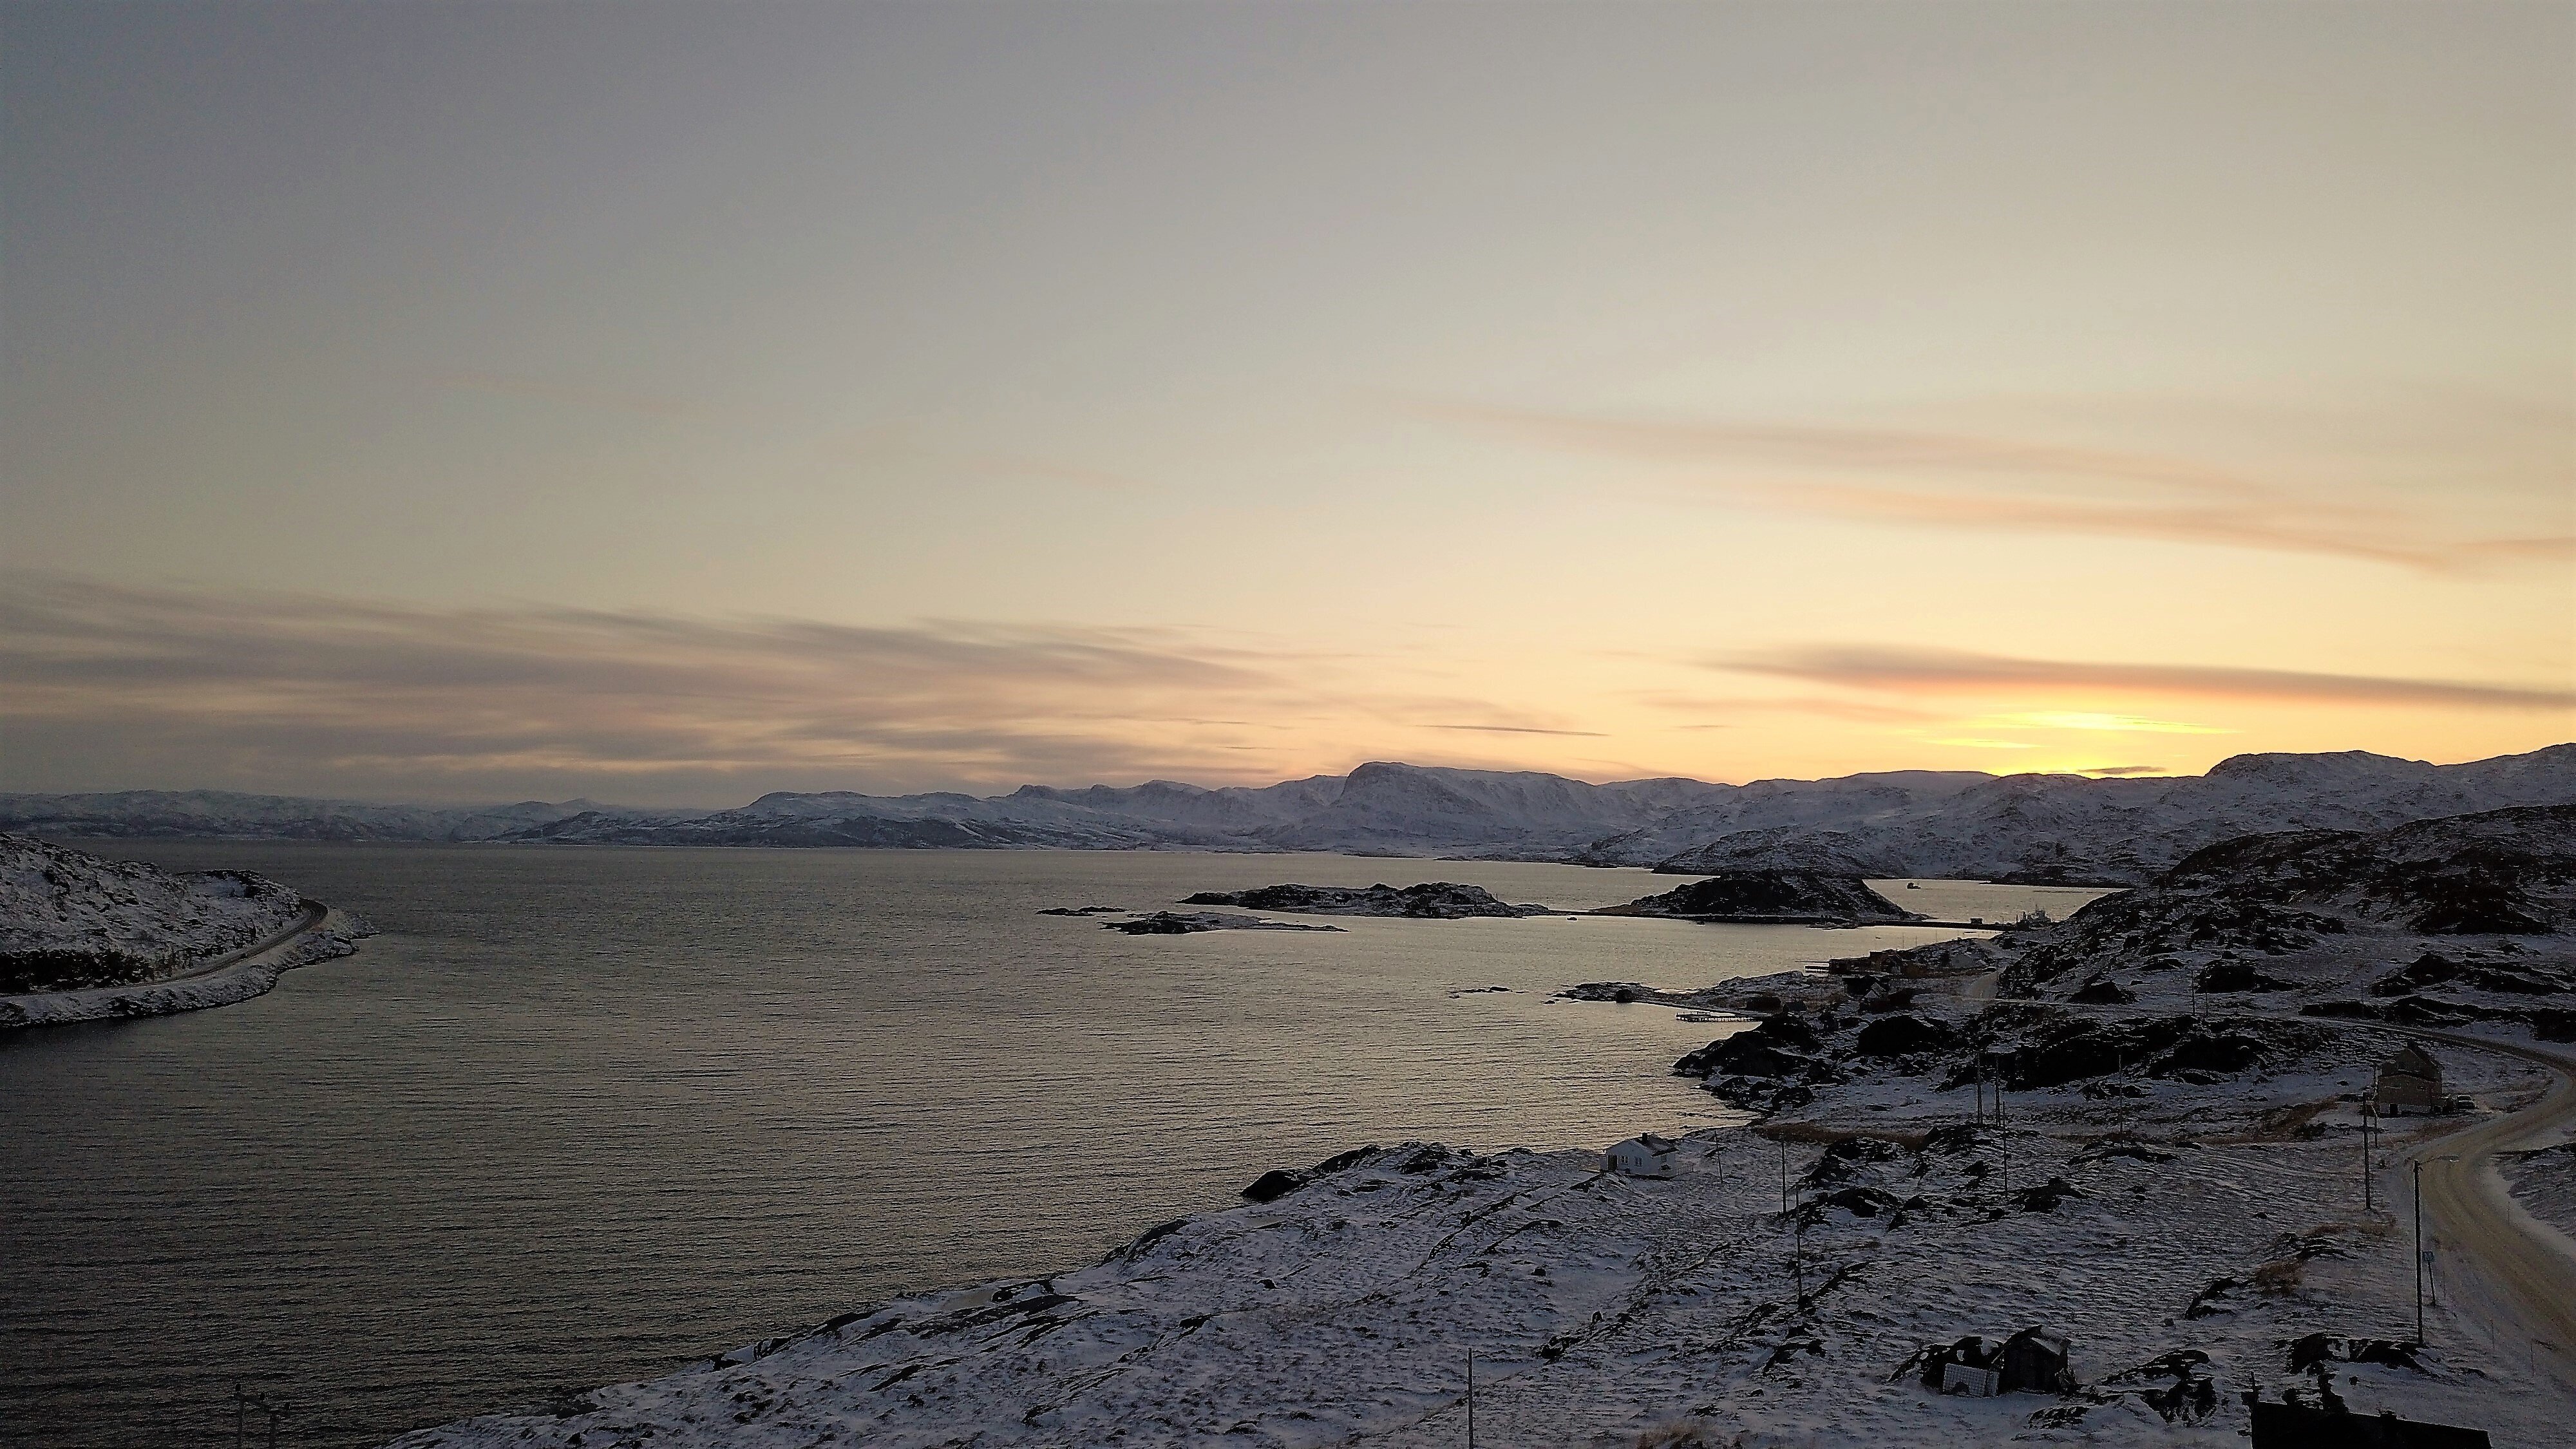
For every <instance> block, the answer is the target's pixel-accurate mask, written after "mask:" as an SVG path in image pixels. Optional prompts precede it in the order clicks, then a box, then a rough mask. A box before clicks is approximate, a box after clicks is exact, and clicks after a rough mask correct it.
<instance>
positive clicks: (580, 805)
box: [0, 790, 602, 840]
mask: <svg viewBox="0 0 2576 1449" xmlns="http://www.w3.org/2000/svg"><path fill="white" fill-rule="evenodd" d="M601 808H602V807H600V806H598V805H594V804H592V803H591V802H590V801H587V800H573V801H568V802H566V803H564V804H560V805H553V804H548V803H547V802H545V801H543V800H527V801H522V802H520V803H518V804H516V805H468V806H431V805H370V804H366V803H363V802H361V801H356V800H308V799H302V798H299V797H296V796H291V795H240V794H235V793H233V792H231V791H228V790H120V791H116V792H114V793H111V794H98V795H0V830H15V831H24V832H29V833H41V834H45V835H56V836H65V835H68V836H90V837H100V838H130V837H149V836H162V837H220V838H230V839H257V840H489V839H491V838H492V837H494V836H496V835H501V834H504V833H506V832H509V831H513V830H522V829H526V828H527V827H529V826H532V825H537V824H541V823H543V822H546V821H551V820H560V819H563V818H565V817H567V816H573V815H579V814H582V813H583V812H585V811H596V810H599V809H601Z"/></svg>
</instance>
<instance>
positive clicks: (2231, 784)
mask: <svg viewBox="0 0 2576 1449" xmlns="http://www.w3.org/2000/svg"><path fill="white" fill-rule="evenodd" d="M1863 778H1869V777H1857V776H1856V777H1854V779H1855V780H1857V779H1863ZM1877 778H1879V779H1881V780H1894V779H1895V778H1896V777H1892V776H1882V777H1877ZM1934 780H1935V781H1936V783H1931V784H1928V785H1925V784H1917V785H1914V786H1911V787H1910V788H1909V787H1906V786H1889V787H1884V788H1878V789H1871V790H1853V791H1846V792H1843V793H1842V795H1841V796H1839V797H1819V796H1816V795H1813V794H1809V793H1805V792H1797V791H1792V792H1791V794H1792V798H1793V800H1794V801H1795V802H1796V806H1795V807H1790V806H1786V805H1775V804H1767V803H1766V804H1765V805H1764V806H1763V807H1762V808H1744V809H1738V810H1737V811H1736V812H1735V813H1734V814H1733V816H1732V817H1730V816H1729V815H1727V814H1725V813H1723V812H1709V811H1702V812H1676V813H1675V814H1674V815H1672V816H1668V817H1666V818H1665V819H1664V820H1662V821H1659V822H1657V823H1656V824H1655V825H1654V826H1651V827H1649V828H1648V829H1646V830H1643V831H1639V832H1637V833H1635V834H1634V835H1630V836H1623V837H1619V838H1616V839H1611V840H1604V841H1600V842H1596V843H1595V844H1594V845H1593V846H1592V847H1590V849H1589V850H1588V851H1587V852H1585V858H1587V859H1590V860H1595V861H1598V862H1601V863H1603V864H1616V865H1652V866H1655V867H1656V868H1657V869H1659V870H1668V871H1673V872H1677V873H1683V874H1699V873H1704V872H1707V871H1712V870H1720V869H1729V868H1755V867H1768V868H1774V869H1778V868H1800V867H1803V868H1811V869H1844V870H1857V871H1858V872H1859V873H1861V874H1864V875H1871V876H1890V875H1931V876H1951V877H1968V878H1976V879H2001V878H2005V877H2013V878H2017V879H2027V880H2038V881H2068V882H2080V881H2100V882H2111V883H2119V884H2137V883H2140V882H2143V881H2146V880H2148V879H2150V878H2152V877H2154V876H2155V875H2157V874H2158V873H2160V872H2162V871H2164V870H2166V869H2169V868H2170V867H2172V866H2173V865H2174V864H2175V863H2177V862H2179V861H2180V860H2181V859H2182V858H2183V857H2184V856H2187V855H2189V854H2191V853H2192V852H2193V851H2195V850H2198V849H2199V848H2201V847H2202V846H2205V845H2208V844H2211V843H2212V842H2215V841H2219V840H2224V839H2228V838H2230V837H2233V836H2239V835H2253V834H2262V833H2267V832H2273V831H2282V830H2385V829H2387V828H2389V827H2391V826H2395V825H2400V824H2403V823H2405V822H2407V821H2410V820H2424V819H2430V818H2433V817H2435V816H2444V815H2465V814H2470V813H2473V812H2476V811H2481V810H2496V809H2502V808H2505V807H2507V806H2513V805H2557V804H2565V803H2568V802H2570V801H2576V745H2552V746H2550V747H2549V748H2547V749H2543V750H2535V751H2533V752H2531V753H2529V754H2524V755H2505V756H2500V757H2498V758H2495V759H2491V760H2478V761H2473V762H2471V763H2468V764H2462V765H2429V764H2426V763H2424V762H2423V761H2421V760H2400V759H2393V758H2391V757H2389V756H2386V755H2373V754H2368V753H2364V752H2362V751H2358V750H2351V751H2343V752H2340V753H2335V754H2316V755H2288V754H2264V755H2238V756H2235V757H2234V758H2232V759H2227V760H2222V761H2220V762H2219V763H2218V764H2216V765H2214V766H2212V767H2211V768H2210V771H2209V773H2208V774H2206V775H2191V776H2183V777H2178V778H2172V779H2146V780H2140V779H2128V780H2094V779H2087V778H2085V777H2082V776H2077V775H2007V776H2003V777H2000V778H1995V777H1977V776H1968V777H1964V779H1963V777H1960V776H1940V777H1934ZM1954 781H1956V782H1961V783H1958V784H1955V785H1954V784H1952V783H1951V782H1954ZM1766 783H1768V782H1766ZM1820 783H1827V784H1844V783H1848V782H1820ZM1762 788H1763V787H1762V786H1747V787H1746V790H1745V793H1746V794H1747V795H1749V794H1751V793H1752V792H1753V791H1756V790H1759V789H1762ZM1908 795H1910V796H1911V797H1912V798H1910V799H1909V798H1904V797H1905V796H1908ZM1728 803H1730V804H1732V803H1733V802H1728ZM1748 803H1749V802H1748ZM1833 804H1843V805H1847V806H1848V807H1849V809H1848V810H1847V811H1846V812H1844V813H1827V812H1825V811H1824V810H1821V809H1818V808H1817V807H1819V806H1825V805H1833ZM1784 808H1804V809H1805V811H1806V814H1805V817H1804V818H1802V819H1796V820H1792V821H1781V822H1777V823H1774V819H1772V818H1766V817H1776V815H1777V814H1778V813H1780V812H1781V811H1782V810H1783V809H1784ZM1756 822H1759V823H1758V824H1757V823H1756Z"/></svg>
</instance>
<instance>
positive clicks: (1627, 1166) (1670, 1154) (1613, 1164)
mask: <svg viewBox="0 0 2576 1449" xmlns="http://www.w3.org/2000/svg"><path fill="white" fill-rule="evenodd" d="M1681 1153H1682V1145H1681V1144H1680V1143H1678V1142H1675V1141H1674V1140H1672V1139H1671V1138H1669V1137H1658V1136H1656V1135H1655V1134H1654V1133H1652V1132H1644V1133H1640V1134H1638V1135H1637V1136H1634V1137H1631V1138H1629V1139H1628V1140H1627V1141H1625V1142H1622V1143H1619V1144H1617V1145H1616V1146H1614V1147H1612V1148H1611V1149H1610V1152H1609V1159H1610V1160H1609V1163H1608V1166H1609V1169H1610V1170H1611V1171H1612V1172H1616V1173H1621V1174H1624V1175H1626V1176H1629V1177H1670V1176H1672V1175H1673V1165H1674V1164H1675V1163H1676V1162H1678V1161H1680V1159H1681Z"/></svg>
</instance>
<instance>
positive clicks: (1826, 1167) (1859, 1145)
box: [1800, 1137, 1904, 1217]
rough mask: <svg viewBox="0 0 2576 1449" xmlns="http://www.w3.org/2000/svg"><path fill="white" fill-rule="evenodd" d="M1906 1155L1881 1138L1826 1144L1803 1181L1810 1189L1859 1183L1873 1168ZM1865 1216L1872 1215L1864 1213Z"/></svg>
mask: <svg viewBox="0 0 2576 1449" xmlns="http://www.w3.org/2000/svg"><path fill="white" fill-rule="evenodd" d="M1903 1155H1904V1153H1903V1150H1902V1149H1900V1148H1899V1147H1898V1146H1897V1145H1896V1144H1895V1143H1893V1142H1889V1141H1886V1140H1884V1139H1882V1138H1877V1137H1846V1138H1843V1139H1842V1140H1840V1141H1838V1142H1831V1143H1828V1144H1826V1146H1825V1150H1824V1151H1823V1152H1821V1153H1819V1154H1818V1155H1817V1157H1816V1162H1815V1165H1814V1166H1812V1167H1810V1168H1808V1169H1807V1174H1806V1176H1805V1177H1804V1178H1802V1179H1800V1181H1801V1182H1802V1183H1803V1184H1804V1185H1805V1186H1807V1187H1810V1188H1824V1187H1832V1186H1835V1185H1837V1184H1840V1183H1847V1182H1854V1181H1857V1180H1858V1179H1859V1178H1860V1177H1861V1176H1862V1174H1863V1171H1864V1170H1865V1169H1866V1168H1868V1167H1870V1166H1873V1165H1877V1164H1883V1163H1889V1162H1894V1161H1896V1160H1897V1159H1898V1158H1900V1157H1902V1156H1903ZM1862 1216H1863V1217H1867V1216H1870V1214H1867V1213H1863V1214H1862Z"/></svg>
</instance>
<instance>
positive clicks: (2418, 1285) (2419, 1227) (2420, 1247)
mask: <svg viewBox="0 0 2576 1449" xmlns="http://www.w3.org/2000/svg"><path fill="white" fill-rule="evenodd" d="M2415 1342H2416V1343H2417V1344H2418V1345H2421V1344H2422V1343H2423V1342H2424V1164H2423V1163H2421V1162H2417V1163H2416V1164H2415Z"/></svg>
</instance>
